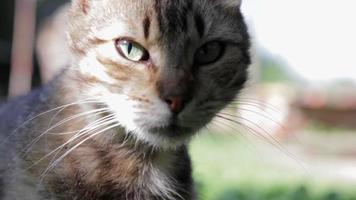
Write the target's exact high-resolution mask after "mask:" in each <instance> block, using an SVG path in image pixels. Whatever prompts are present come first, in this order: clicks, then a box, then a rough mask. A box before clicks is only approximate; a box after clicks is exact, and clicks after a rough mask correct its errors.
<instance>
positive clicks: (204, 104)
mask: <svg viewBox="0 0 356 200" xmlns="http://www.w3.org/2000/svg"><path fill="white" fill-rule="evenodd" d="M239 5H240V2H239V1H233V0H145V1H142V0H131V1H123V0H73V3H72V7H71V9H70V11H69V15H68V16H69V17H68V18H69V19H70V21H69V27H68V39H69V46H70V49H71V50H72V60H71V65H70V66H69V67H68V68H66V69H65V70H64V71H63V72H62V74H60V75H59V76H58V77H57V78H56V79H55V80H53V81H52V82H51V83H50V84H48V85H47V86H45V87H44V88H42V89H39V90H37V91H36V92H33V93H32V94H30V95H28V96H26V97H21V98H19V99H16V100H13V101H11V102H9V103H7V104H5V105H3V106H2V107H0V117H1V118H2V119H5V118H6V120H4V121H1V122H0V133H1V134H0V137H1V141H4V142H3V145H1V147H0V161H1V162H0V163H1V164H0V186H1V187H2V188H1V190H0V195H2V196H1V197H0V199H5V200H10V199H29V200H32V199H36V200H39V199H83V200H84V199H85V200H106V199H110V200H111V199H115V200H143V199H144V200H178V199H185V200H193V199H195V194H194V187H193V181H192V177H191V165H190V159H189V156H188V153H187V147H186V144H187V143H188V142H189V140H190V138H191V137H192V136H193V135H194V134H195V133H196V132H197V131H199V130H200V129H201V128H202V127H204V126H205V125H206V124H207V123H209V122H210V121H211V119H212V118H213V117H214V116H215V114H216V113H217V112H218V111H220V110H221V109H223V108H224V107H225V106H226V105H227V104H228V103H229V102H231V101H232V100H233V99H234V98H235V97H236V95H237V94H238V93H239V91H240V90H241V89H242V88H243V86H244V83H245V81H246V80H247V75H248V74H247V68H248V65H249V64H250V57H249V45H250V44H249V37H248V33H247V28H246V25H245V24H244V21H243V17H242V15H241V12H240V10H239ZM118 38H126V39H130V40H133V41H135V42H136V43H138V44H140V45H142V46H143V47H144V48H145V49H147V51H148V53H149V56H150V59H149V60H147V61H145V62H132V61H129V60H128V59H125V58H124V57H123V56H121V55H120V54H119V53H118V51H117V50H116V48H115V40H117V39H118ZM212 41H218V42H219V44H223V47H222V48H221V55H220V56H219V57H217V59H216V60H215V61H214V62H212V63H209V64H204V65H202V64H198V63H197V58H196V54H197V53H196V52H197V51H198V49H199V48H200V47H202V46H204V44H207V43H209V42H212ZM172 97H174V98H175V97H179V100H177V101H174V102H173V103H172V101H171V99H172ZM178 104H179V105H178ZM178 107H179V109H178ZM5 152H6V153H5ZM4 163H6V164H4Z"/></svg>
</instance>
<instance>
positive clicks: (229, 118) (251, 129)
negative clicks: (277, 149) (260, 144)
mask: <svg viewBox="0 0 356 200" xmlns="http://www.w3.org/2000/svg"><path fill="white" fill-rule="evenodd" d="M216 116H217V117H218V118H221V119H224V120H227V121H229V122H232V123H234V124H237V125H240V126H242V127H244V128H245V129H247V130H248V131H249V132H250V133H252V134H253V135H254V136H256V137H257V138H260V139H261V140H263V141H265V142H267V143H269V144H270V145H273V146H276V144H275V143H273V142H272V141H271V138H269V137H267V136H265V135H264V134H261V133H260V132H259V131H257V130H256V129H255V128H252V127H250V126H248V125H247V124H244V123H242V122H240V121H237V120H236V119H231V116H223V115H222V114H221V113H220V114H217V115H216ZM240 119H242V118H240ZM262 130H263V129H262Z"/></svg>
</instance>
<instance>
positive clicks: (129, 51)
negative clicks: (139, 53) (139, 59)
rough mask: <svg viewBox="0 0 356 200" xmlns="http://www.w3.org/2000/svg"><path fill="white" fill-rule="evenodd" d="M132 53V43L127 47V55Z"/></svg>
mask: <svg viewBox="0 0 356 200" xmlns="http://www.w3.org/2000/svg"><path fill="white" fill-rule="evenodd" d="M131 51H132V43H128V45H127V53H128V54H129V55H130V54H131Z"/></svg>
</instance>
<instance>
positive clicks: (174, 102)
mask: <svg viewBox="0 0 356 200" xmlns="http://www.w3.org/2000/svg"><path fill="white" fill-rule="evenodd" d="M165 101H166V103H167V104H168V106H169V108H170V109H171V111H172V112H173V113H179V112H180V111H182V109H183V98H182V97H179V96H177V97H170V98H166V99H165Z"/></svg>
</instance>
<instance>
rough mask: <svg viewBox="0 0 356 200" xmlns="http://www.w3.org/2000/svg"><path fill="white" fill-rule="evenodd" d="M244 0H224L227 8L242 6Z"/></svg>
mask: <svg viewBox="0 0 356 200" xmlns="http://www.w3.org/2000/svg"><path fill="white" fill-rule="evenodd" d="M241 1H242V0H223V2H224V4H225V6H226V7H227V8H240V7H241Z"/></svg>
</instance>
